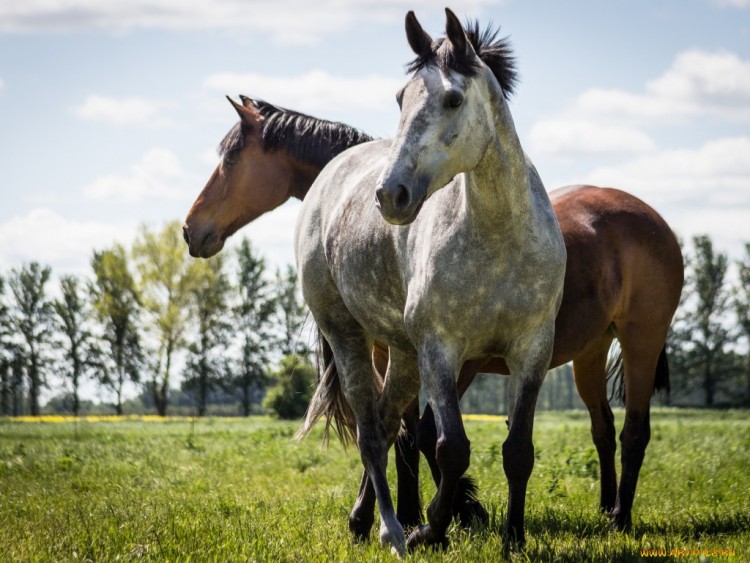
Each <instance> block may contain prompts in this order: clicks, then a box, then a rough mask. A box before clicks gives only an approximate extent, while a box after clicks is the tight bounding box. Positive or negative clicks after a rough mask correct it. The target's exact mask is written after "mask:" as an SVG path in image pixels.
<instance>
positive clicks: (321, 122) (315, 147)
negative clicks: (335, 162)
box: [219, 100, 373, 168]
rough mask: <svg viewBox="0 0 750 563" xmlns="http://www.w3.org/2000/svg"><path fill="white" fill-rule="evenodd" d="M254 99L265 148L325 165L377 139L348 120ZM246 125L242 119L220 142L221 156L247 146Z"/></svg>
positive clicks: (314, 163) (306, 161)
mask: <svg viewBox="0 0 750 563" xmlns="http://www.w3.org/2000/svg"><path fill="white" fill-rule="evenodd" d="M253 102H254V103H255V106H256V107H257V108H258V110H259V111H260V114H261V115H262V116H263V118H264V119H263V121H262V122H261V123H262V129H261V134H260V142H261V148H262V149H263V150H265V151H271V150H278V149H283V150H285V151H287V152H288V153H289V155H290V156H292V157H293V158H296V159H297V160H300V161H302V162H305V163H308V164H311V165H313V166H319V167H321V168H322V167H323V166H325V165H326V164H328V163H329V162H330V161H331V159H333V158H334V157H335V156H337V155H338V154H339V153H341V152H343V151H345V150H346V149H348V148H350V147H353V146H354V145H359V144H361V143H365V142H367V141H371V140H372V139H373V138H372V137H371V136H369V135H368V134H367V133H364V132H363V131H361V130H359V129H357V128H355V127H351V126H349V125H346V124H344V123H338V122H335V121H327V120H325V119H319V118H317V117H313V116H311V115H306V114H304V113H300V112H297V111H294V110H289V109H284V108H280V107H277V106H274V105H273V104H269V103H268V102H265V101H263V100H253ZM246 127H247V126H246V125H244V124H243V123H242V122H241V121H240V122H238V123H236V124H235V125H234V127H232V129H230V130H229V133H227V135H226V136H225V137H224V139H223V140H222V141H221V143H220V144H219V155H220V156H225V155H226V154H229V153H232V152H236V151H239V150H240V149H242V148H243V147H244V146H245V134H246V133H247V130H246V129H245V128H246Z"/></svg>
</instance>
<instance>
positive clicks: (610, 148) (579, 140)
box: [529, 118, 655, 157]
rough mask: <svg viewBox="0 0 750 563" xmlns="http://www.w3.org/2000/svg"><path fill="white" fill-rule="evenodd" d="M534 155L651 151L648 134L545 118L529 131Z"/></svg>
mask: <svg viewBox="0 0 750 563" xmlns="http://www.w3.org/2000/svg"><path fill="white" fill-rule="evenodd" d="M529 140H530V142H531V145H532V147H533V151H534V152H539V153H544V154H552V155H557V156H566V157H567V156H571V157H572V156H581V155H621V154H626V155H632V154H642V153H647V152H650V151H653V150H654V149H655V144H654V142H653V140H651V138H649V137H648V135H646V134H644V133H641V132H640V131H637V130H635V129H632V128H630V127H626V126H621V125H606V124H598V123H594V122H592V121H585V120H576V119H565V118H558V119H547V120H544V121H540V122H537V123H536V124H535V125H534V126H533V127H532V129H531V132H530V134H529Z"/></svg>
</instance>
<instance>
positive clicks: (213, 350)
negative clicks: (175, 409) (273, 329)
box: [182, 254, 231, 416]
mask: <svg viewBox="0 0 750 563" xmlns="http://www.w3.org/2000/svg"><path fill="white" fill-rule="evenodd" d="M230 289H231V285H230V283H229V279H228V277H227V275H226V272H225V268H224V255H223V254H219V255H217V256H215V257H214V258H211V259H209V260H201V261H197V262H196V268H195V269H194V279H193V284H192V287H191V289H190V309H191V313H192V317H193V319H194V321H195V322H196V325H197V326H196V328H197V330H196V335H195V339H194V341H193V342H191V343H190V345H189V346H188V358H187V363H186V366H185V379H184V380H183V384H182V388H183V390H185V391H193V392H194V393H195V395H196V398H197V403H198V416H204V415H205V414H206V403H207V401H208V394H209V392H210V391H211V390H213V389H215V388H216V387H218V386H219V385H220V384H221V383H222V382H223V379H224V375H225V374H226V371H227V370H226V365H225V364H226V363H225V362H224V360H223V357H222V352H223V351H225V350H226V347H227V342H228V340H229V332H230V329H231V325H230V324H229V322H228V320H227V312H228V304H227V300H228V298H229V292H230Z"/></svg>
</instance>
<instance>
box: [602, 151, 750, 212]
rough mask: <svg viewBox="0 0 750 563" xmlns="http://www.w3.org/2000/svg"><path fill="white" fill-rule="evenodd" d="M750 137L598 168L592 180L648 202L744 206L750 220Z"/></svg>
mask: <svg viewBox="0 0 750 563" xmlns="http://www.w3.org/2000/svg"><path fill="white" fill-rule="evenodd" d="M749 156H750V138H748V137H733V138H725V139H718V140H714V141H710V142H708V143H706V144H704V145H703V146H701V147H699V148H698V149H679V150H668V151H663V152H660V153H658V154H655V155H650V156H645V157H641V158H636V159H634V160H631V161H628V162H625V163H623V164H620V165H614V166H607V167H602V168H598V169H596V170H594V171H592V172H591V174H590V175H589V178H588V180H589V181H591V182H593V183H603V182H604V183H607V184H609V185H612V184H614V185H616V186H618V187H620V186H622V187H624V188H625V189H627V190H628V191H633V192H635V193H640V194H643V195H644V196H647V197H648V199H649V201H653V200H655V199H658V200H660V201H665V202H696V203H701V204H704V205H717V206H731V207H736V206H741V207H742V208H743V209H746V210H747V211H748V214H749V216H748V223H750V158H749Z"/></svg>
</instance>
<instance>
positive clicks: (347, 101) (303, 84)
mask: <svg viewBox="0 0 750 563" xmlns="http://www.w3.org/2000/svg"><path fill="white" fill-rule="evenodd" d="M402 83H403V77H400V76H394V77H386V76H378V75H367V76H361V77H353V78H348V77H342V76H333V75H331V74H329V73H327V72H325V71H322V70H312V71H310V72H307V73H305V74H302V75H300V76H264V75H261V74H254V73H246V74H241V73H219V74H213V75H211V76H209V77H208V78H207V79H206V80H205V82H204V85H205V86H206V87H207V88H210V89H212V90H217V91H219V92H222V93H224V94H231V95H237V94H247V95H250V96H258V97H260V98H263V99H266V100H268V101H269V102H271V103H274V104H278V105H280V106H287V107H290V108H293V109H295V110H299V111H308V112H317V111H326V110H327V111H330V109H331V108H336V110H337V111H347V110H368V111H379V110H390V109H392V108H393V107H395V106H396V103H395V101H394V99H395V98H394V96H395V94H396V91H397V90H398V88H399V87H400V86H401V85H402Z"/></svg>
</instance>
